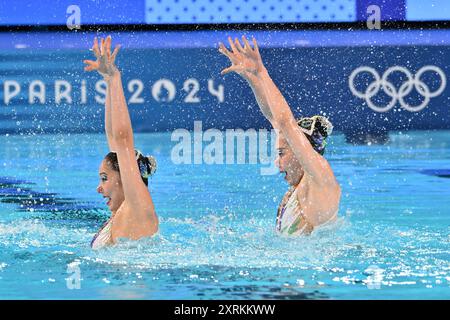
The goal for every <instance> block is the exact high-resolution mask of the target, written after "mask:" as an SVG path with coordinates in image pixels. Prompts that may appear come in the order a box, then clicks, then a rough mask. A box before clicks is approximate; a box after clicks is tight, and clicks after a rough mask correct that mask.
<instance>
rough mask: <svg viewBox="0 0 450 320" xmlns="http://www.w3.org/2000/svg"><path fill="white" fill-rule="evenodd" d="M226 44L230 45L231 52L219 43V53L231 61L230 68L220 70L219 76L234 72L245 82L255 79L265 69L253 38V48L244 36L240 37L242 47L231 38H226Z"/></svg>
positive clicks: (237, 41)
mask: <svg viewBox="0 0 450 320" xmlns="http://www.w3.org/2000/svg"><path fill="white" fill-rule="evenodd" d="M228 42H229V43H230V47H231V51H230V50H228V49H227V48H226V47H225V46H224V45H223V43H219V52H220V53H222V54H224V55H225V56H227V57H228V59H230V61H231V66H230V67H228V68H226V69H224V70H222V72H221V74H222V75H224V74H226V73H229V72H236V73H237V74H239V75H241V76H242V77H243V78H245V79H246V80H253V79H255V78H256V77H257V76H258V75H259V73H260V72H261V71H263V70H264V69H265V68H264V65H263V62H262V59H261V55H260V53H259V48H258V44H257V43H256V40H255V38H253V48H252V46H251V45H250V43H249V42H248V41H247V38H246V37H245V36H243V37H242V42H243V44H244V46H242V45H241V43H240V41H239V40H238V39H235V40H234V42H233V40H232V39H231V37H228Z"/></svg>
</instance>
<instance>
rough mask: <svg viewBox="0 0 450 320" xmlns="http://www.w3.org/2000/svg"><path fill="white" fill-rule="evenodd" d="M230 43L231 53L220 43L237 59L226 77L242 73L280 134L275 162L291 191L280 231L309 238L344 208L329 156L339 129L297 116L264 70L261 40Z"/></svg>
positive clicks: (280, 218) (284, 202) (280, 210)
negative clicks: (330, 139)
mask: <svg viewBox="0 0 450 320" xmlns="http://www.w3.org/2000/svg"><path fill="white" fill-rule="evenodd" d="M228 42H229V44H230V48H231V51H229V50H228V49H227V48H226V47H225V46H224V45H223V44H222V43H220V44H219V52H220V53H222V54H224V55H225V56H227V57H228V58H229V59H230V61H231V66H230V67H228V68H226V69H224V70H223V71H222V74H226V73H229V72H236V73H237V74H239V75H240V76H241V77H242V78H244V79H245V80H246V81H247V82H248V84H249V85H250V87H251V88H252V90H253V93H254V95H255V97H256V101H257V102H258V105H259V108H260V109H261V112H262V113H263V114H264V116H265V117H266V118H267V120H269V121H270V123H271V124H272V126H273V128H274V129H276V130H277V132H278V136H277V142H276V145H277V151H278V157H277V159H276V160H275V164H276V165H277V166H278V168H279V171H280V173H283V174H284V175H285V176H284V178H285V180H286V181H287V183H288V184H289V185H290V188H289V190H288V191H287V192H286V194H285V195H284V197H283V199H282V200H281V204H280V206H279V208H278V214H277V221H276V230H277V231H278V232H279V233H281V234H284V235H298V234H309V233H311V232H312V231H313V229H314V228H315V227H317V226H319V225H322V224H325V223H327V222H329V221H333V220H335V219H336V217H337V213H338V209H339V201H340V197H341V189H340V186H339V184H338V182H337V180H336V178H335V176H334V173H333V170H332V169H331V167H330V165H329V163H328V161H327V160H326V159H325V158H324V157H323V153H324V152H325V145H326V143H325V139H326V138H327V137H328V136H329V135H330V134H331V132H332V129H333V127H332V125H331V123H330V122H329V121H328V119H326V118H325V117H322V116H313V117H311V118H300V119H298V120H296V119H295V118H294V115H293V114H292V111H291V109H290V108H289V105H288V104H287V102H286V100H285V99H284V97H283V95H282V94H281V92H280V90H279V89H278V88H277V86H276V85H275V83H274V82H273V81H272V79H271V78H270V76H269V73H268V72H267V70H266V68H265V67H264V64H263V62H262V59H261V55H260V53H259V49H258V44H257V43H256V40H255V39H253V48H252V47H251V45H250V43H249V42H248V40H247V39H246V38H245V37H242V42H243V45H242V44H241V43H240V41H239V40H238V39H235V40H234V42H233V40H232V39H231V38H230V37H229V38H228Z"/></svg>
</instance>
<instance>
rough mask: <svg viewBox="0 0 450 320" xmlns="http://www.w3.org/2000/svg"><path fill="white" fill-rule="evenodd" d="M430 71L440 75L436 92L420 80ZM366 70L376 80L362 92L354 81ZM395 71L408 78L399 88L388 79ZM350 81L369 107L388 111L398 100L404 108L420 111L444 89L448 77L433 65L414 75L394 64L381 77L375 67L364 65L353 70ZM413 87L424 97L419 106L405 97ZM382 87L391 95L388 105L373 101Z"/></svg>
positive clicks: (353, 90)
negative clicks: (439, 83) (377, 103)
mask: <svg viewBox="0 0 450 320" xmlns="http://www.w3.org/2000/svg"><path fill="white" fill-rule="evenodd" d="M430 71H431V72H435V73H437V74H438V75H439V77H440V82H441V85H440V87H439V88H438V89H437V90H436V91H434V92H431V91H430V88H429V87H428V86H427V85H426V84H425V83H424V82H423V81H422V80H420V78H421V77H422V75H423V74H424V73H425V72H430ZM364 72H367V73H370V74H371V75H372V76H373V77H374V78H375V80H374V81H373V82H372V83H371V84H369V85H368V86H367V88H366V91H365V92H360V91H358V90H356V88H355V83H354V81H355V77H356V76H357V75H358V74H360V73H364ZM394 72H402V73H403V74H405V75H406V78H407V80H406V82H404V83H403V84H402V85H401V86H400V88H399V89H398V90H397V88H395V86H394V85H393V84H392V83H391V82H389V81H388V80H387V79H388V77H389V76H390V75H391V74H392V73H394ZM348 83H349V86H350V90H351V92H352V93H353V94H354V95H355V96H357V97H358V98H361V99H365V101H366V103H367V105H368V106H369V108H371V109H372V110H374V111H377V112H387V111H389V110H390V109H392V108H393V107H394V105H395V104H396V103H397V101H399V103H400V106H401V107H402V108H404V109H406V110H408V111H410V112H418V111H420V110H422V109H424V108H425V107H426V106H427V105H428V103H429V102H430V99H431V98H434V97H437V96H438V95H440V94H441V93H442V92H443V91H444V89H445V87H446V85H447V78H446V77H445V73H444V72H443V71H442V69H440V68H439V67H436V66H431V65H429V66H424V67H422V68H420V69H419V71H417V73H416V75H415V76H413V75H412V74H411V72H410V71H409V70H408V69H406V68H405V67H401V66H393V67H390V68H389V69H387V70H386V71H385V73H384V74H383V76H382V77H381V78H380V75H379V74H378V72H377V71H376V70H375V69H374V68H371V67H367V66H362V67H359V68H356V69H355V70H353V72H352V73H351V74H350V77H349V79H348ZM413 88H415V89H416V90H417V92H418V93H419V94H420V95H422V96H423V97H424V100H423V101H422V103H421V104H419V105H417V106H412V105H409V104H408V103H407V102H406V101H405V99H404V98H405V97H406V96H407V95H408V94H409V93H410V92H411V91H412V89H413ZM380 89H383V91H384V92H385V93H386V94H387V95H388V96H390V97H391V100H390V101H389V103H388V104H387V105H386V106H378V105H376V104H374V103H373V102H372V98H373V97H374V96H375V95H376V94H377V93H378V92H379V91H380Z"/></svg>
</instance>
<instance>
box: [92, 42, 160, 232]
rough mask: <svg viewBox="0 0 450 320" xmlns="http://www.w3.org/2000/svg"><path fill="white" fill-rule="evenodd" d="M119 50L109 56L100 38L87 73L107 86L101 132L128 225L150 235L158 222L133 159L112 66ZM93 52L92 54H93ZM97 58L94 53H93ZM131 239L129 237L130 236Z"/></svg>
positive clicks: (124, 109) (120, 89)
mask: <svg viewBox="0 0 450 320" xmlns="http://www.w3.org/2000/svg"><path fill="white" fill-rule="evenodd" d="M118 50H119V47H116V49H115V50H114V52H113V53H112V54H111V37H108V38H106V40H105V41H103V39H102V43H101V49H100V51H99V54H100V56H98V57H97V59H98V60H97V61H90V60H86V61H85V63H86V64H87V65H88V66H87V67H86V68H85V69H86V70H87V71H91V70H97V71H98V72H99V73H100V74H102V75H103V76H104V78H105V80H106V82H107V85H108V91H107V92H108V94H107V99H106V103H105V129H106V134H107V137H108V143H109V145H110V148H111V149H114V150H113V151H115V152H116V153H117V158H118V161H119V167H120V177H121V182H122V186H123V190H124V195H125V203H124V205H126V206H127V207H128V209H129V210H131V212H133V221H129V223H130V225H136V224H139V223H150V225H149V227H150V230H153V233H154V232H156V231H157V229H158V220H157V217H156V213H155V210H154V205H153V201H152V198H151V196H150V193H149V191H148V188H147V187H146V186H145V184H144V182H143V181H142V178H141V174H140V171H139V167H138V164H137V161H136V158H135V151H134V141H133V130H132V127H131V120H130V115H129V113H128V107H127V103H126V99H125V95H124V92H123V86H122V80H121V74H120V72H119V70H118V69H117V68H116V66H115V65H114V60H115V57H116V55H117V53H118ZM94 53H96V52H95V51H94ZM96 55H97V53H96ZM123 232H124V234H120V235H119V236H125V237H128V236H129V234H131V230H124V231H123ZM131 237H132V236H131Z"/></svg>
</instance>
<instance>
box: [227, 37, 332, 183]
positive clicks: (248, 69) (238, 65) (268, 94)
mask: <svg viewBox="0 0 450 320" xmlns="http://www.w3.org/2000/svg"><path fill="white" fill-rule="evenodd" d="M242 39H243V43H244V47H242V45H241V44H240V42H239V41H238V40H237V39H236V40H235V42H234V43H233V41H232V40H231V38H229V39H228V40H229V42H230V46H231V51H229V50H227V49H226V48H225V47H224V46H223V44H220V47H219V51H220V52H221V53H223V54H224V55H226V56H227V57H228V58H229V59H230V61H231V62H232V65H231V66H230V67H229V68H226V69H225V70H223V71H222V74H225V73H228V72H236V73H238V74H239V75H241V76H242V77H243V78H244V79H246V80H247V82H248V83H249V84H250V86H251V88H252V90H253V93H254V94H255V97H256V100H257V101H258V105H259V107H260V109H261V111H262V113H263V114H264V116H265V117H266V118H267V119H268V120H269V121H270V122H271V123H272V125H273V126H274V128H276V129H278V130H280V132H281V133H282V134H283V136H284V137H285V138H286V139H287V141H288V143H289V145H290V147H291V148H292V150H293V152H294V154H295V156H296V158H297V159H298V160H299V162H300V163H301V164H302V166H303V169H304V170H305V172H306V173H308V174H309V175H310V176H311V177H312V178H313V181H315V182H316V183H318V184H323V183H329V182H334V175H333V174H332V171H331V170H330V168H329V165H328V163H327V161H326V160H325V159H324V158H322V157H321V156H320V155H319V154H318V153H317V152H315V151H314V149H313V147H312V146H311V144H310V143H309V141H308V139H307V138H306V137H305V135H304V133H303V132H302V131H301V129H300V128H299V126H298V125H297V122H296V120H295V118H294V115H293V114H292V111H291V109H290V107H289V105H288V104H287V102H286V100H285V99H284V97H283V95H282V94H281V92H280V90H279V89H278V88H277V86H276V85H275V83H274V82H273V81H272V79H271V78H270V76H269V73H268V72H267V70H266V68H265V67H264V65H263V63H262V59H261V55H260V53H259V49H258V45H257V43H256V40H255V39H253V45H254V48H252V47H251V46H250V44H249V43H248V41H247V39H246V38H245V37H243V38H242ZM330 173H331V174H330Z"/></svg>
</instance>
